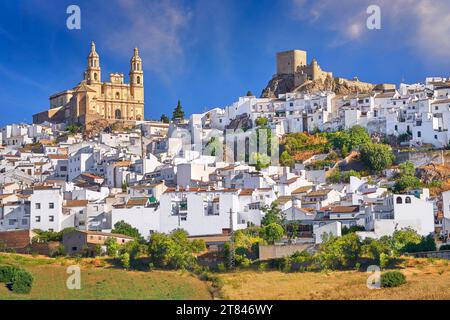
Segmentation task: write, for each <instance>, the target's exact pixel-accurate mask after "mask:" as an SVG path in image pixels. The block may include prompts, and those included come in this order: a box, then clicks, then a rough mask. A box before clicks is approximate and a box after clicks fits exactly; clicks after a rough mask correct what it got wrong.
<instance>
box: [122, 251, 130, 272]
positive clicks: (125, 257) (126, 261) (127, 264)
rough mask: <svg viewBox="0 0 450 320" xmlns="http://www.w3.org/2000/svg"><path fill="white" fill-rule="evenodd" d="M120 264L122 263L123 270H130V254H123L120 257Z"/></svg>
mask: <svg viewBox="0 0 450 320" xmlns="http://www.w3.org/2000/svg"><path fill="white" fill-rule="evenodd" d="M120 262H121V263H122V266H123V267H124V268H125V269H129V268H130V254H129V253H128V252H125V253H124V254H122V256H121V257H120Z"/></svg>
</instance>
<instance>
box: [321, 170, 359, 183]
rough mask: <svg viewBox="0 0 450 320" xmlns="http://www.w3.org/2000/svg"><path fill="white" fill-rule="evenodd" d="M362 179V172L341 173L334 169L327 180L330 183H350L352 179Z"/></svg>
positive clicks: (349, 171)
mask: <svg viewBox="0 0 450 320" xmlns="http://www.w3.org/2000/svg"><path fill="white" fill-rule="evenodd" d="M352 176H353V177H357V178H361V176H362V175H361V172H358V171H355V170H348V171H340V170H339V169H334V170H333V171H332V172H331V173H330V175H329V176H328V178H327V181H328V182H329V183H341V182H344V183H349V182H350V177H352Z"/></svg>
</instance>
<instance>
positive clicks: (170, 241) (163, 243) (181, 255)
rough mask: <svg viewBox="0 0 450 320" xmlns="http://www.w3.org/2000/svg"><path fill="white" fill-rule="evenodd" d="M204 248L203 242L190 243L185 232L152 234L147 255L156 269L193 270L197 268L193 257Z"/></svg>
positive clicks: (179, 230)
mask: <svg viewBox="0 0 450 320" xmlns="http://www.w3.org/2000/svg"><path fill="white" fill-rule="evenodd" d="M205 248H206V247H205V242H204V241H203V240H194V241H190V240H189V239H188V234H187V232H186V231H184V230H181V229H178V230H175V231H173V232H172V233H171V234H169V235H166V234H163V233H154V234H152V236H151V237H150V243H149V245H148V253H149V255H150V259H151V262H152V263H153V264H154V266H156V267H160V268H169V269H186V270H193V269H194V268H195V267H196V266H197V259H196V257H195V255H196V254H198V253H200V252H202V251H204V250H205Z"/></svg>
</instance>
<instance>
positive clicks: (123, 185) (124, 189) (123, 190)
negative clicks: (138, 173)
mask: <svg viewBox="0 0 450 320" xmlns="http://www.w3.org/2000/svg"><path fill="white" fill-rule="evenodd" d="M127 188H128V184H127V182H126V181H125V180H124V181H122V192H127Z"/></svg>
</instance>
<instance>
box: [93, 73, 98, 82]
mask: <svg viewBox="0 0 450 320" xmlns="http://www.w3.org/2000/svg"><path fill="white" fill-rule="evenodd" d="M97 78H98V76H97V72H96V73H94V80H95V81H97Z"/></svg>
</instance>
